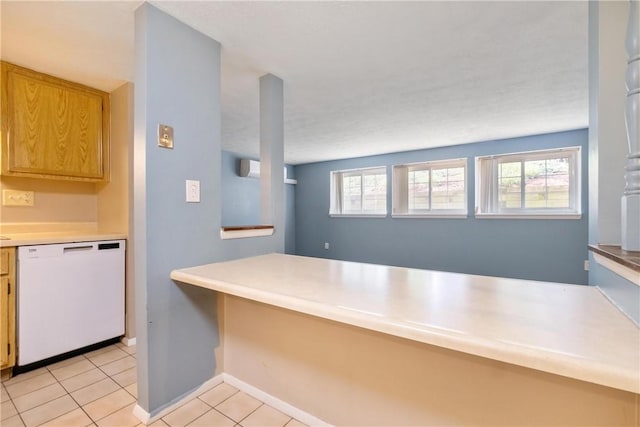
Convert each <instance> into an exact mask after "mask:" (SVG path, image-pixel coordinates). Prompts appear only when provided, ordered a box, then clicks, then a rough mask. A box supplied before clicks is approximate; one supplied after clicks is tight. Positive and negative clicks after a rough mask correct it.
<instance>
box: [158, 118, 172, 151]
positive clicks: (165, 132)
mask: <svg viewBox="0 0 640 427" xmlns="http://www.w3.org/2000/svg"><path fill="white" fill-rule="evenodd" d="M158 145H159V146H160V147H164V148H173V128H172V127H171V126H167V125H163V124H159V125H158Z"/></svg>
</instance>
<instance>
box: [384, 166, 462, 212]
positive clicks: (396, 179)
mask: <svg viewBox="0 0 640 427" xmlns="http://www.w3.org/2000/svg"><path fill="white" fill-rule="evenodd" d="M460 167H462V168H463V169H464V209H433V208H432V198H431V197H432V195H433V190H432V182H433V180H432V171H433V170H434V169H448V168H460ZM416 170H429V209H413V210H411V209H409V189H408V172H409V171H416ZM468 172H469V166H468V159H467V158H466V157H460V158H455V159H444V160H429V161H425V162H415V163H405V164H401V165H394V166H393V186H392V188H393V200H392V210H391V212H392V214H391V216H392V217H393V218H467V217H468V213H469V189H468V183H469V179H468Z"/></svg>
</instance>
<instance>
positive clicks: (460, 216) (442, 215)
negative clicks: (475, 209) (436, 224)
mask: <svg viewBox="0 0 640 427" xmlns="http://www.w3.org/2000/svg"><path fill="white" fill-rule="evenodd" d="M391 217H392V218H406V219H425V218H434V219H466V218H468V217H469V215H467V214H466V213H455V214H445V213H437V214H393V215H391Z"/></svg>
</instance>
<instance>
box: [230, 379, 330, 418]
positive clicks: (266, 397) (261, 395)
mask: <svg viewBox="0 0 640 427" xmlns="http://www.w3.org/2000/svg"><path fill="white" fill-rule="evenodd" d="M220 376H221V377H222V380H223V382H225V383H227V384H229V385H231V386H234V387H235V388H237V389H238V390H240V391H243V392H245V393H246V394H248V395H249V396H251V397H255V398H256V399H258V400H261V401H263V402H264V403H266V404H267V405H269V406H271V407H273V408H275V409H277V410H278V411H280V412H282V413H284V414H287V415H289V416H290V417H293V418H295V419H296V420H298V421H300V422H301V423H304V424H306V425H308V426H314V427H315V426H321V427H331V424H329V423H327V422H325V421H322V420H321V419H320V418H317V417H314V416H313V415H311V414H309V413H308V412H305V411H303V410H301V409H298V408H296V407H295V406H293V405H290V404H288V403H287V402H285V401H283V400H280V399H278V398H277V397H274V396H272V395H270V394H269V393H266V392H264V391H262V390H260V389H259V388H256V387H254V386H252V385H251V384H247V383H245V382H244V381H242V380H239V379H237V378H236V377H234V376H233V375H229V374H227V373H222V374H221V375H220Z"/></svg>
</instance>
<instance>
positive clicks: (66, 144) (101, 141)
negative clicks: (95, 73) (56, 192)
mask: <svg viewBox="0 0 640 427" xmlns="http://www.w3.org/2000/svg"><path fill="white" fill-rule="evenodd" d="M1 147H2V148H1V151H2V153H1V155H2V174H3V175H9V176H22V177H31V178H50V179H65V180H76V181H93V182H98V181H107V180H108V179H109V94H108V93H106V92H102V91H99V90H96V89H93V88H90V87H87V86H83V85H80V84H77V83H73V82H69V81H66V80H62V79H58V78H56V77H52V76H49V75H46V74H42V73H38V72H36V71H33V70H29V69H27V68H23V67H19V66H17V65H13V64H9V63H7V62H2V144H1Z"/></svg>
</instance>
